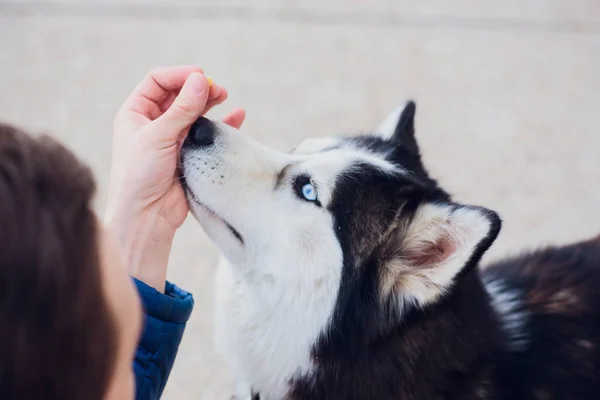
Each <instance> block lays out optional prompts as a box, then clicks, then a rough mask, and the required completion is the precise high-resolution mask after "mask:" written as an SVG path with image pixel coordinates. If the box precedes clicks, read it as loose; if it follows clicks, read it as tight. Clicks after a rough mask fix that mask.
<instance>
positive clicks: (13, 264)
mask: <svg viewBox="0 0 600 400" xmlns="http://www.w3.org/2000/svg"><path fill="white" fill-rule="evenodd" d="M94 193H95V183H94V179H93V177H92V174H91V171H90V170H89V168H88V167H86V166H85V165H84V164H82V163H81V162H80V161H79V160H78V159H77V158H75V156H73V154H72V153H71V152H69V151H68V150H66V149H65V148H64V147H63V146H61V145H60V144H59V143H57V142H56V141H55V140H53V139H51V138H49V137H46V136H42V137H38V138H34V137H32V136H30V135H28V134H26V133H24V132H22V131H20V130H18V129H16V128H14V127H11V126H9V125H3V124H0V397H2V398H3V399H42V398H43V399H57V400H58V399H61V400H64V399H86V400H88V399H104V398H123V399H126V398H133V390H134V380H133V372H132V360H133V354H134V352H135V348H136V345H137V340H138V337H139V331H140V324H141V312H140V304H139V300H138V299H137V296H136V293H135V290H134V287H133V285H132V283H131V281H130V280H129V277H128V276H127V273H126V270H125V268H124V267H123V264H122V262H121V260H120V257H119V256H118V255H117V252H116V250H115V249H116V248H115V247H114V246H113V245H112V243H111V241H110V238H109V237H108V236H107V235H106V234H105V233H104V230H103V228H102V225H101V224H100V223H99V221H98V219H97V218H96V216H95V214H94V211H93V209H92V201H93V196H94Z"/></svg>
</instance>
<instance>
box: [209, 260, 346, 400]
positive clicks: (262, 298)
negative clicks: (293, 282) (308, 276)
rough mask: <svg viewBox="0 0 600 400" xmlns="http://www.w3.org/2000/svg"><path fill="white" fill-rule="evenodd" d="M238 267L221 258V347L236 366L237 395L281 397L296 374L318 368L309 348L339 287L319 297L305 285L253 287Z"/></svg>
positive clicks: (265, 398)
mask: <svg viewBox="0 0 600 400" xmlns="http://www.w3.org/2000/svg"><path fill="white" fill-rule="evenodd" d="M238 271H239V269H235V268H234V267H232V266H231V265H230V264H229V263H228V262H227V260H225V259H222V260H221V263H220V265H219V270H218V274H217V286H216V287H217V290H216V297H217V306H216V329H217V332H216V339H217V346H218V347H219V349H220V350H221V352H222V353H223V354H224V356H225V357H226V359H227V361H228V362H229V364H230V366H231V367H232V369H233V373H234V375H235V378H236V379H237V381H238V386H239V387H238V390H237V391H238V392H239V393H238V394H237V396H238V397H239V398H246V396H247V393H248V392H249V391H250V390H254V391H260V393H261V397H260V398H261V399H263V400H268V399H282V398H284V397H285V395H286V393H288V392H289V390H290V382H291V380H292V379H293V378H301V377H304V376H309V375H310V374H311V373H312V371H313V370H314V362H313V359H312V356H311V350H312V348H313V346H314V343H315V342H316V341H317V340H318V337H319V335H320V334H321V333H322V332H323V330H324V329H325V327H326V325H327V323H328V321H329V319H330V317H331V314H332V312H333V307H334V303H335V292H329V293H327V292H328V291H327V290H325V289H326V287H323V289H324V290H323V293H322V295H321V296H319V295H316V296H315V297H313V298H311V297H307V296H302V295H301V293H299V292H298V291H301V290H309V289H307V288H306V289H305V288H298V291H294V290H286V291H278V288H277V287H275V286H274V287H271V288H270V290H266V291H265V290H264V288H257V287H255V286H250V285H249V284H248V283H249V282H248V281H247V280H246V279H245V278H247V277H242V276H241V275H239V272H238ZM263 283H264V281H263ZM264 284H267V285H269V284H270V283H268V282H267V283H264ZM257 289H259V290H258V291H257ZM265 294H266V295H265ZM307 300H308V301H307Z"/></svg>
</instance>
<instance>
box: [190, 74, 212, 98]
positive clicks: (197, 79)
mask: <svg viewBox="0 0 600 400" xmlns="http://www.w3.org/2000/svg"><path fill="white" fill-rule="evenodd" d="M202 81H203V76H202V74H200V73H197V72H194V73H192V74H191V75H190V76H189V77H188V83H189V84H190V86H191V87H192V89H193V90H194V94H195V95H196V96H204V95H205V93H206V89H208V86H206V85H204V84H203V82H202Z"/></svg>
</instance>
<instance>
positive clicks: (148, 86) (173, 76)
mask: <svg viewBox="0 0 600 400" xmlns="http://www.w3.org/2000/svg"><path fill="white" fill-rule="evenodd" d="M194 72H196V73H203V71H202V69H201V68H198V67H194V66H176V67H165V68H156V69H154V70H152V71H150V73H148V75H146V77H145V78H144V80H143V81H142V82H141V83H140V84H139V85H138V86H137V87H136V88H135V89H134V91H133V92H132V93H131V95H130V96H129V97H128V98H127V100H126V101H125V104H124V105H123V106H124V108H125V109H128V110H130V111H135V112H140V113H143V110H139V109H138V108H139V104H148V103H153V104H159V103H160V102H162V101H163V100H164V99H165V98H166V97H167V96H168V95H169V93H170V92H173V91H175V92H177V91H179V90H180V89H181V88H182V87H183V84H184V83H185V81H186V79H187V78H188V77H189V76H190V74H192V73H194ZM148 117H150V116H149V115H148Z"/></svg>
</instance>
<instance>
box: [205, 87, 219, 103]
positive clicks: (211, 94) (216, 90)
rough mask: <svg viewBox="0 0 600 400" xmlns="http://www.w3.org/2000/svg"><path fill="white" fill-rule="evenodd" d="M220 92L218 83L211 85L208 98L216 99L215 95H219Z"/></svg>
mask: <svg viewBox="0 0 600 400" xmlns="http://www.w3.org/2000/svg"><path fill="white" fill-rule="evenodd" d="M209 87H210V86H209ZM220 94H221V88H220V87H219V86H218V85H213V87H212V88H210V92H209V93H208V98H209V99H211V100H213V99H216V98H217V97H219V95H220Z"/></svg>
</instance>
